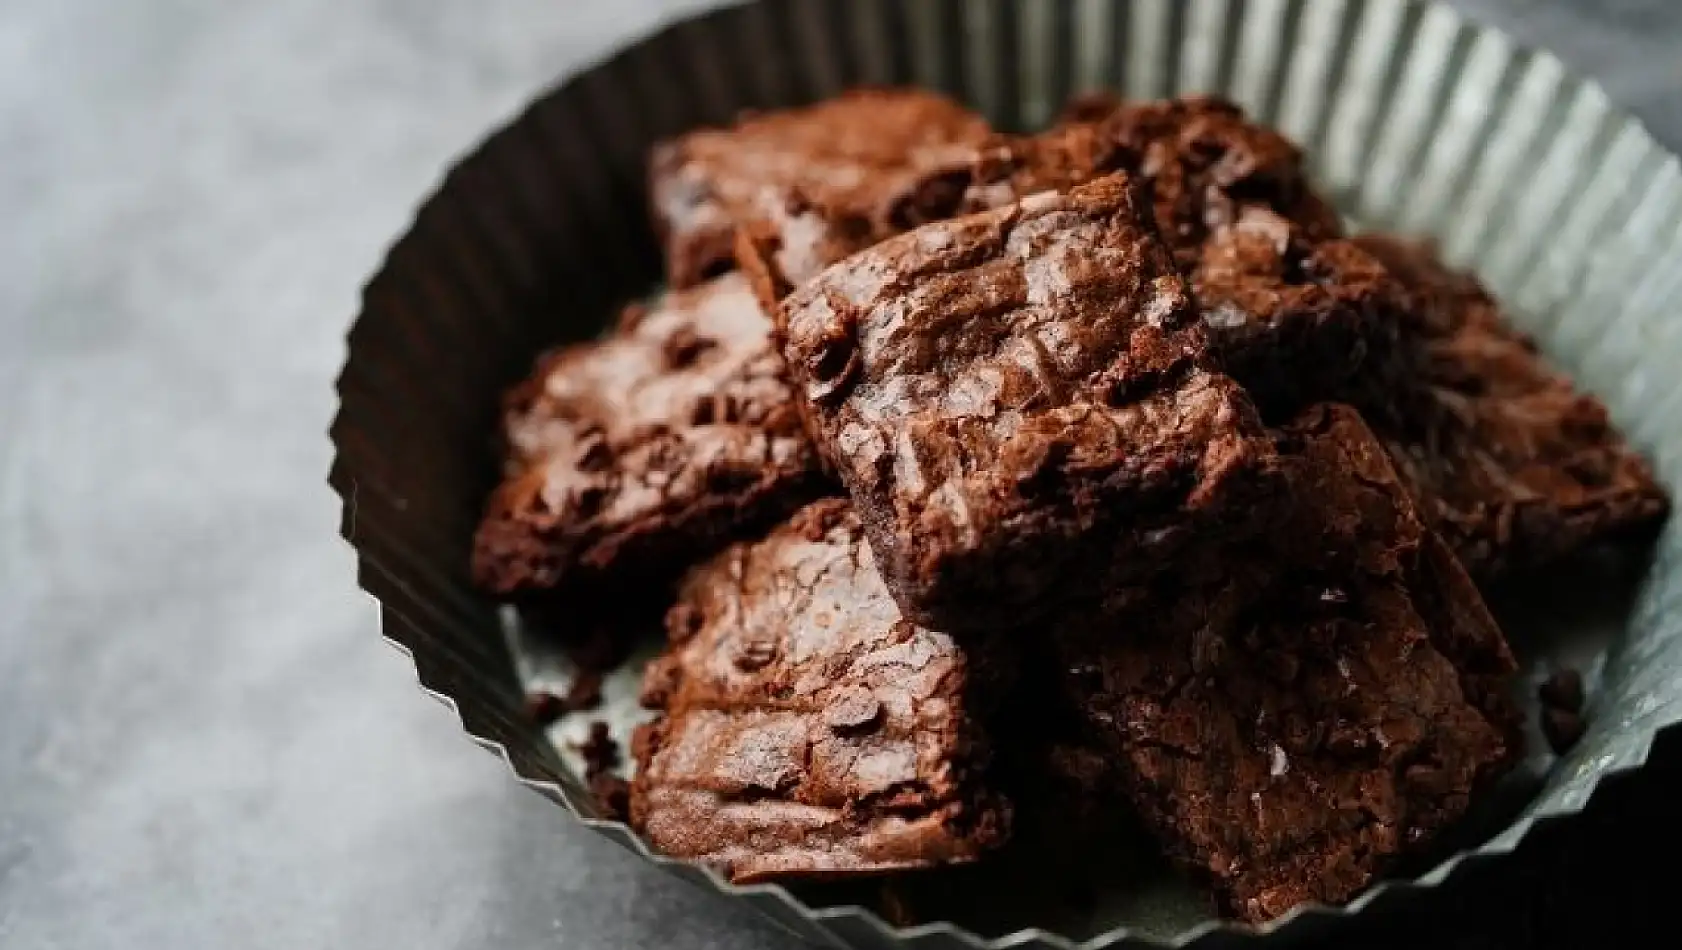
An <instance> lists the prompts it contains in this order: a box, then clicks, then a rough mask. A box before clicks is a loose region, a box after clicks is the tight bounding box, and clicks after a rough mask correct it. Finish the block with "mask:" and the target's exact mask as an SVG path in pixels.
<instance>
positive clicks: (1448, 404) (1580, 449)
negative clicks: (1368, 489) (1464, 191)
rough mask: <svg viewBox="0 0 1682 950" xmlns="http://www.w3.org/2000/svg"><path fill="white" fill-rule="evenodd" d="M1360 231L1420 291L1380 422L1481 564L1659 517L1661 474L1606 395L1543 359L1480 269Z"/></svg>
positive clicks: (1664, 503)
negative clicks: (1406, 358)
mask: <svg viewBox="0 0 1682 950" xmlns="http://www.w3.org/2000/svg"><path fill="white" fill-rule="evenodd" d="M1356 243H1358V244H1359V245H1360V246H1361V247H1362V248H1363V249H1364V250H1366V251H1367V252H1368V253H1369V254H1371V255H1373V256H1374V257H1376V258H1378V259H1380V260H1382V261H1383V262H1384V263H1385V265H1386V266H1387V267H1389V268H1390V269H1391V271H1392V272H1393V273H1395V274H1396V275H1397V276H1398V277H1399V278H1400V279H1401V281H1402V282H1403V284H1404V285H1405V286H1406V287H1407V289H1408V290H1409V292H1410V293H1412V294H1413V296H1414V305H1413V320H1412V322H1411V323H1409V324H1408V325H1407V326H1406V332H1407V333H1408V334H1409V336H1410V339H1409V341H1408V342H1409V343H1410V345H1411V346H1412V348H1413V354H1412V358H1413V359H1414V361H1415V362H1414V363H1413V364H1412V365H1411V366H1410V367H1409V373H1410V375H1409V377H1408V379H1407V380H1406V383H1407V384H1408V385H1407V386H1406V387H1405V388H1402V389H1400V390H1398V392H1397V394H1396V396H1395V398H1394V399H1393V405H1394V408H1393V410H1392V412H1391V413H1390V414H1389V418H1385V416H1384V414H1376V415H1375V416H1374V419H1375V424H1376V425H1378V426H1379V427H1380V430H1381V435H1382V436H1383V437H1384V438H1385V441H1386V442H1387V444H1388V445H1389V447H1390V453H1391V456H1392V457H1393V458H1394V459H1395V462H1396V464H1397V466H1398V468H1400V469H1401V471H1402V473H1403V475H1404V477H1405V478H1406V479H1407V481H1408V482H1409V484H1410V485H1412V486H1413V488H1414V489H1415V491H1416V492H1417V493H1418V494H1419V496H1420V497H1421V499H1422V504H1423V506H1424V508H1425V510H1426V512H1427V514H1428V516H1429V517H1430V519H1431V520H1432V522H1433V524H1434V525H1435V526H1436V528H1437V530H1438V531H1439V532H1440V533H1441V534H1442V535H1443V536H1444V537H1445V538H1446V539H1447V540H1448V542H1449V543H1450V544H1451V545H1452V546H1453V547H1454V549H1455V551H1456V552H1457V553H1458V554H1459V556H1460V559H1461V560H1462V561H1463V562H1464V563H1465V564H1466V566H1467V568H1468V569H1469V570H1470V571H1471V572H1472V573H1473V575H1474V576H1476V577H1477V578H1479V579H1480V580H1491V579H1495V578H1498V577H1501V576H1504V575H1507V574H1511V573H1514V572H1517V571H1522V570H1526V569H1530V568H1534V567H1537V566H1540V565H1543V564H1546V563H1548V562H1551V561H1556V560H1558V559H1560V558H1563V557H1566V556H1568V555H1570V554H1572V553H1574V552H1577V551H1580V550H1582V549H1583V548H1586V547H1588V546H1591V545H1593V544H1594V543H1596V542H1599V541H1604V540H1611V539H1616V538H1618V537H1621V536H1624V535H1628V534H1631V533H1633V532H1639V531H1642V530H1647V529H1651V528H1652V527H1654V526H1656V525H1657V524H1658V523H1659V522H1660V521H1662V520H1663V518H1664V517H1665V515H1666V514H1667V513H1668V511H1669V500H1668V498H1667V497H1666V495H1665V492H1664V490H1663V488H1662V487H1661V486H1660V485H1659V484H1658V482H1657V481H1656V480H1655V478H1654V477H1653V473H1652V469H1651V468H1650V467H1649V466H1648V464H1647V463H1646V462H1645V461H1644V460H1643V459H1642V458H1641V456H1640V455H1639V454H1638V453H1636V452H1635V451H1634V450H1633V449H1632V448H1630V447H1629V445H1628V444H1626V443H1625V442H1624V439H1623V437H1622V436H1621V435H1620V434H1619V433H1618V431H1617V429H1616V428H1615V427H1614V426H1613V425H1612V423H1611V420H1610V419H1609V418H1608V416H1607V412H1606V407H1605V406H1604V405H1602V404H1601V402H1600V401H1599V400H1598V399H1595V398H1594V397H1592V396H1589V395H1587V394H1585V393H1580V392H1578V391H1577V390H1576V389H1575V388H1574V387H1573V386H1572V384H1571V381H1570V380H1569V379H1568V378H1567V377H1565V376H1564V375H1562V374H1560V373H1558V372H1557V371H1555V370H1554V369H1552V368H1551V367H1550V366H1548V364H1547V362H1546V360H1545V359H1543V357H1542V356H1541V355H1540V354H1539V353H1538V352H1537V350H1536V347H1535V344H1534V343H1532V342H1531V341H1530V340H1529V339H1528V338H1526V337H1525V336H1524V335H1523V334H1521V333H1519V332H1518V331H1517V330H1516V329H1514V328H1513V327H1512V326H1511V325H1510V324H1509V323H1508V322H1507V321H1506V320H1505V319H1504V318H1503V316H1502V315H1501V312H1500V307H1499V305H1498V304H1497V303H1496V302H1495V301H1494V299H1493V298H1491V297H1490V296H1489V294H1488V293H1487V292H1486V291H1485V290H1484V289H1483V287H1482V286H1481V285H1479V284H1478V283H1477V281H1476V280H1474V279H1473V278H1471V277H1470V276H1468V275H1465V274H1459V273H1455V272H1453V271H1451V270H1449V269H1448V268H1446V267H1444V266H1443V265H1442V264H1441V262H1439V261H1438V260H1437V259H1436V257H1435V255H1434V253H1433V252H1432V250H1431V249H1430V248H1429V247H1427V246H1426V245H1423V244H1418V243H1414V242H1409V241H1404V240H1399V239H1395V238H1387V237H1377V236H1364V237H1361V238H1358V239H1356Z"/></svg>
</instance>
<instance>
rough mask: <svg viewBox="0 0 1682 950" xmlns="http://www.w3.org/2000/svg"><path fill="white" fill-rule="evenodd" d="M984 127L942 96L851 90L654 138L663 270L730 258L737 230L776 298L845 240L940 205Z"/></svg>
mask: <svg viewBox="0 0 1682 950" xmlns="http://www.w3.org/2000/svg"><path fill="white" fill-rule="evenodd" d="M989 134H990V132H989V130H988V128H987V125H986V123H985V122H983V121H982V120H981V118H980V117H979V116H977V115H975V114H974V113H972V112H970V111H968V110H966V109H964V108H963V107H961V106H959V105H958V104H957V103H955V102H953V101H951V100H950V99H947V98H945V97H943V96H939V95H936V94H934V93H929V92H923V91H919V90H912V89H858V90H853V91H850V92H847V93H844V94H842V95H840V96H837V97H835V98H833V99H828V100H825V101H823V102H820V103H817V104H815V105H812V106H808V107H805V108H801V109H788V110H782V111H777V112H769V113H764V114H760V115H753V116H748V117H746V118H744V119H743V120H742V121H740V122H738V123H737V124H736V125H735V126H733V127H731V128H729V129H703V130H700V131H696V132H691V133H688V134H686V135H683V136H680V137H679V138H676V139H673V140H671V141H670V142H667V143H664V144H662V145H661V146H659V147H657V148H656V150H655V152H654V156H653V160H652V163H651V173H650V178H651V191H652V197H653V206H654V211H655V223H656V226H657V229H658V230H659V232H660V234H661V235H662V238H663V240H664V242H665V247H666V262H667V270H668V280H669V281H670V283H671V284H672V286H674V287H684V286H688V285H690V284H693V283H696V282H698V281H699V280H701V279H704V277H706V276H707V275H709V274H712V273H718V272H720V271H722V270H727V269H729V268H730V267H731V266H733V261H732V259H731V258H732V254H733V249H734V248H735V246H736V244H737V242H738V241H740V242H742V246H743V247H744V248H747V249H750V250H751V254H749V255H747V256H745V257H744V261H745V264H746V269H747V271H748V273H749V276H750V278H752V279H753V281H754V283H755V285H756V287H758V288H759V289H760V290H761V291H762V293H763V295H764V298H765V299H766V300H767V301H768V302H773V303H774V302H775V300H776V299H778V298H780V297H781V295H782V293H784V292H786V290H787V288H789V287H792V286H794V285H797V284H799V283H801V282H803V281H804V280H806V279H807V278H808V277H810V276H811V275H813V274H815V273H816V272H817V271H818V270H821V269H822V268H823V267H824V266H825V265H827V264H829V263H831V262H833V261H836V260H840V259H841V258H843V257H845V256H847V255H848V254H850V253H852V252H853V251H856V250H859V249H862V248H865V247H868V246H870V245H871V244H874V243H875V242H876V241H879V240H881V239H882V238H884V237H887V236H888V235H890V234H895V233H898V232H900V231H904V230H906V229H907V228H910V227H914V226H915V225H917V224H919V223H921V222H922V221H924V220H929V219H930V218H931V217H946V216H949V215H950V214H951V209H952V208H954V207H955V206H956V204H957V202H958V199H959V196H960V195H961V194H962V180H963V177H964V175H965V174H966V172H967V169H968V167H969V164H970V162H971V160H972V156H973V154H974V152H973V147H974V146H975V145H976V144H977V143H979V142H981V141H982V140H984V139H985V138H986V137H987V136H988V135H989Z"/></svg>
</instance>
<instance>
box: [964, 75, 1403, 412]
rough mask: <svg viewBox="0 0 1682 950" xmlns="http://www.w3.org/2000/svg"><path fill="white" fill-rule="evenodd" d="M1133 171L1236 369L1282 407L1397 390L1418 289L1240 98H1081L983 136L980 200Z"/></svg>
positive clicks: (972, 197)
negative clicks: (1027, 129)
mask: <svg viewBox="0 0 1682 950" xmlns="http://www.w3.org/2000/svg"><path fill="white" fill-rule="evenodd" d="M1116 170H1122V171H1126V172H1128V173H1129V174H1131V175H1132V176H1133V177H1135V178H1136V179H1139V180H1142V181H1144V182H1145V183H1146V184H1147V185H1148V186H1149V188H1150V190H1151V191H1152V194H1153V210H1152V216H1153V218H1154V220H1155V222H1156V224H1157V227H1158V230H1159V231H1160V232H1161V234H1162V235H1163V236H1164V238H1165V239H1166V240H1167V241H1168V243H1169V244H1170V246H1171V247H1172V249H1173V250H1174V253H1175V257H1176V260H1177V262H1178V264H1179V266H1180V267H1181V269H1182V271H1184V272H1185V273H1186V275H1187V276H1188V277H1190V278H1191V279H1192V282H1193V290H1194V295H1195V297H1196V299H1197V302H1198V306H1199V309H1200V310H1201V312H1202V315H1203V319H1204V323H1205V325H1206V327H1207V329H1208V331H1209V337H1210V342H1211V343H1212V344H1213V345H1214V347H1215V351H1216V353H1217V355H1218V356H1219V358H1220V360H1221V361H1222V363H1223V364H1224V366H1225V368H1226V371H1227V372H1228V373H1230V374H1231V375H1232V376H1233V377H1234V378H1236V379H1237V380H1238V381H1239V382H1240V383H1242V384H1243V385H1244V386H1245V388H1247V389H1248V390H1250V392H1251V394H1252V395H1253V396H1254V397H1255V399H1256V401H1257V402H1258V404H1259V405H1260V408H1261V410H1262V412H1263V415H1264V416H1266V417H1267V418H1269V419H1275V420H1284V419H1289V418H1290V417H1291V416H1293V415H1295V414H1296V413H1297V412H1298V411H1300V410H1301V409H1302V408H1304V407H1305V406H1307V405H1309V404H1311V403H1314V402H1320V401H1324V400H1338V401H1347V400H1350V399H1352V398H1357V397H1362V401H1368V400H1369V399H1370V398H1382V397H1381V396H1374V394H1379V393H1382V392H1383V391H1384V390H1385V388H1386V387H1387V385H1388V382H1389V379H1390V377H1391V376H1393V375H1394V372H1395V367H1396V364H1397V363H1398V362H1399V361H1398V360H1397V359H1396V357H1395V350H1396V346H1395V338H1396V335H1397V330H1396V326H1397V322H1398V317H1397V311H1398V310H1399V309H1401V308H1402V307H1404V306H1405V303H1406V300H1405V294H1404V293H1403V292H1402V290H1401V288H1400V286H1399V285H1398V284H1397V282H1396V281H1395V280H1393V279H1391V278H1390V277H1389V274H1388V272H1387V271H1386V270H1385V269H1384V267H1383V266H1382V265H1380V264H1379V263H1378V262H1377V261H1375V260H1373V259H1372V258H1371V257H1370V256H1368V255H1367V254H1365V253H1364V252H1362V251H1361V250H1360V249H1359V248H1358V247H1355V246H1353V245H1351V244H1350V243H1349V242H1348V241H1345V240H1340V239H1338V237H1339V234H1340V224H1339V221H1338V218H1337V215H1336V213H1335V212H1334V211H1333V210H1332V209H1331V206H1330V205H1329V204H1327V203H1326V202H1325V201H1324V200H1322V199H1321V198H1320V197H1319V196H1318V195H1316V194H1315V193H1314V191H1313V189H1312V188H1311V187H1310V186H1309V183H1308V178H1307V174H1306V172H1305V170H1304V168H1303V162H1302V155H1301V153H1300V151H1299V150H1298V149H1297V148H1296V146H1294V145H1292V144H1291V143H1290V142H1289V141H1288V140H1287V139H1285V138H1283V137H1282V136H1280V135H1279V134H1278V133H1277V132H1274V131H1273V130H1271V129H1267V128H1264V127H1262V126H1258V125H1255V124H1254V123H1251V122H1249V121H1248V120H1247V119H1246V118H1245V117H1244V113H1243V112H1242V111H1241V110H1240V109H1239V108H1238V107H1237V106H1234V105H1232V104H1230V103H1227V102H1224V101H1221V100H1217V99H1206V98H1199V97H1191V98H1185V99H1176V100H1169V101H1165V102H1148V103H1134V104H1124V103H1123V102H1121V101H1120V100H1118V99H1115V98H1113V97H1108V96H1092V97H1086V98H1083V99H1078V100H1075V101H1074V102H1072V103H1071V104H1070V105H1069V107H1068V108H1066V109H1065V110H1064V119H1063V121H1062V122H1061V123H1060V124H1058V125H1057V126H1054V127H1053V128H1051V129H1050V130H1048V131H1046V132H1043V133H1041V134H1039V135H1036V136H1028V137H1020V138H1009V137H1001V138H999V139H996V140H994V141H993V142H992V143H991V144H990V146H989V147H988V148H986V149H984V150H983V158H982V159H981V160H980V161H978V163H977V166H976V172H975V181H974V183H973V184H972V185H971V187H970V189H969V191H968V193H967V194H966V207H971V208H978V207H995V206H998V205H1000V204H1006V203H1009V202H1010V201H1013V200H1015V199H1016V198H1019V197H1021V196H1022V195H1026V194H1032V193H1035V192H1038V191H1044V190H1056V191H1061V190H1066V189H1068V188H1070V187H1073V186H1075V185H1078V184H1081V183H1084V182H1087V181H1091V180H1092V179H1094V178H1098V177H1102V176H1103V175H1105V174H1108V173H1110V172H1113V171H1116Z"/></svg>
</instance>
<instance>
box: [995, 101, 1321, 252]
mask: <svg viewBox="0 0 1682 950" xmlns="http://www.w3.org/2000/svg"><path fill="white" fill-rule="evenodd" d="M1063 114H1064V120H1063V121H1062V122H1061V123H1059V124H1058V125H1056V126H1054V127H1053V128H1051V129H1050V130H1048V131H1046V132H1043V133H1041V134H1039V135H1036V136H1025V137H1018V138H997V139H995V140H993V142H992V148H991V149H990V151H989V152H988V155H987V158H986V159H985V160H984V161H983V162H982V163H981V167H980V168H979V169H978V171H977V173H976V177H975V180H974V182H973V183H972V185H971V188H970V191H969V192H968V194H967V195H966V201H965V204H966V207H969V208H975V207H993V206H996V205H999V204H1004V203H1008V202H1010V201H1013V200H1015V199H1016V198H1017V197H1020V196H1022V195H1027V194H1032V193H1034V192H1036V191H1044V190H1047V189H1052V190H1063V189H1066V188H1069V187H1071V186H1073V185H1076V184H1080V183H1081V182H1084V181H1089V180H1091V179H1093V178H1096V177H1100V176H1102V175H1105V174H1108V173H1110V172H1114V171H1125V172H1128V173H1130V174H1132V175H1134V176H1135V177H1137V178H1139V179H1140V180H1141V181H1143V182H1145V183H1146V184H1148V185H1149V189H1150V192H1151V196H1152V211H1153V217H1154V219H1155V221H1156V224H1157V227H1158V229H1159V230H1160V231H1161V233H1162V237H1163V240H1165V241H1167V242H1168V245H1169V247H1170V248H1171V249H1172V250H1173V251H1174V254H1175V257H1176V259H1177V260H1178V261H1179V263H1180V265H1181V267H1182V268H1184V269H1185V270H1188V271H1189V270H1190V269H1192V267H1194V266H1195V265H1196V263H1197V259H1198V258H1199V257H1200V256H1201V254H1202V246H1203V241H1204V239H1205V238H1207V237H1208V236H1209V234H1211V233H1212V232H1214V231H1216V230H1218V229H1220V228H1221V227H1224V226H1226V225H1229V224H1232V223H1235V222H1236V221H1237V220H1238V219H1239V217H1240V215H1241V213H1242V212H1243V211H1244V210H1245V209H1248V208H1265V209H1267V210H1269V211H1272V212H1273V213H1274V214H1277V215H1279V216H1280V217H1283V218H1285V219H1286V220H1288V221H1290V222H1291V223H1292V224H1294V225H1296V226H1297V227H1298V228H1299V229H1300V230H1301V232H1302V235H1303V237H1304V238H1305V239H1307V240H1310V241H1318V240H1323V239H1325V238H1330V237H1337V236H1339V235H1341V233H1342V222H1341V220H1340V219H1339V217H1338V214H1337V212H1336V210H1335V209H1333V208H1332V206H1331V205H1330V204H1329V203H1328V202H1327V201H1325V200H1324V199H1323V198H1321V197H1320V196H1319V195H1318V194H1316V193H1315V191H1314V189H1313V188H1312V187H1311V186H1310V184H1309V181H1308V175H1307V171H1306V169H1305V167H1304V164H1303V159H1302V152H1301V150H1300V149H1298V148H1297V147H1296V146H1295V145H1294V144H1292V142H1291V141H1290V140H1289V139H1287V138H1285V137H1284V136H1283V135H1281V134H1279V133H1278V132H1276V131H1274V130H1272V129H1269V128H1267V127H1265V126H1261V125H1257V124H1255V123H1254V122H1251V121H1250V120H1249V119H1248V118H1247V117H1246V116H1245V115H1244V110H1243V109H1241V108H1240V107H1238V106H1237V105H1235V104H1233V103H1231V102H1228V101H1226V100H1224V99H1219V98H1215V97H1210V96H1185V97H1181V98H1178V99H1168V100H1162V101H1154V102H1124V101H1122V100H1120V99H1115V98H1111V97H1108V96H1087V97H1082V98H1080V99H1077V100H1075V101H1074V102H1072V103H1070V105H1069V106H1068V107H1066V108H1065V109H1064V113H1063Z"/></svg>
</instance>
